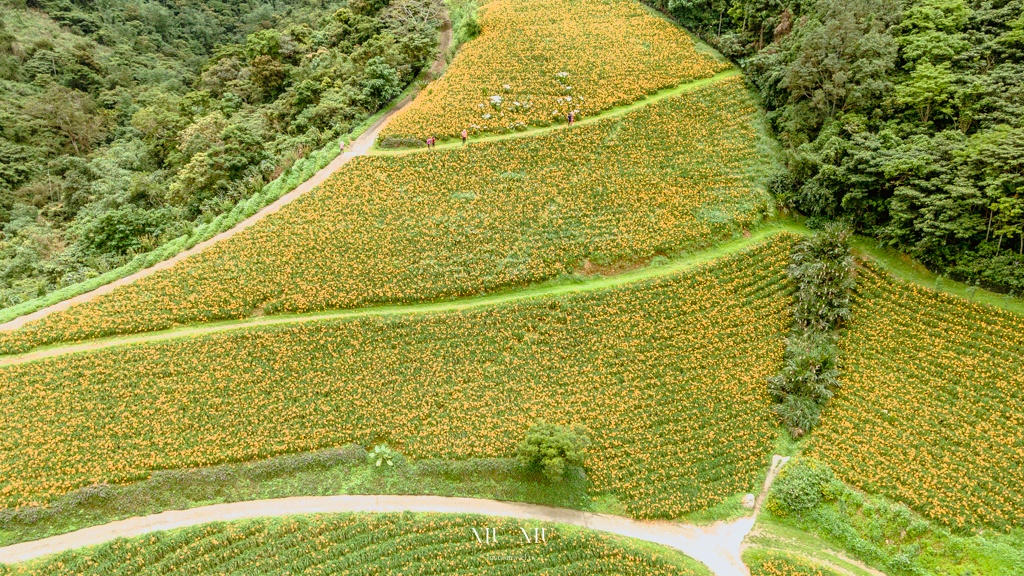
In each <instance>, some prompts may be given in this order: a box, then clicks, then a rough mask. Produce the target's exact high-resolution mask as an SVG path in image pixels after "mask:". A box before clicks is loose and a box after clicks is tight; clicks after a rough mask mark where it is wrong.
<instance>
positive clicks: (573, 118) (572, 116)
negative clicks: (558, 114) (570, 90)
mask: <svg viewBox="0 0 1024 576" xmlns="http://www.w3.org/2000/svg"><path fill="white" fill-rule="evenodd" d="M568 120H569V126H572V123H573V122H575V121H576V113H575V112H569V117H568Z"/></svg>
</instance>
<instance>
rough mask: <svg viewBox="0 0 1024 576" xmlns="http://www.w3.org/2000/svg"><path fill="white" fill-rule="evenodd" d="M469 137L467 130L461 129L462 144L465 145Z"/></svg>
mask: <svg viewBox="0 0 1024 576" xmlns="http://www.w3.org/2000/svg"><path fill="white" fill-rule="evenodd" d="M467 139H469V132H467V131H466V129H465V128H463V129H462V145H463V146H465V145H466V140H467Z"/></svg>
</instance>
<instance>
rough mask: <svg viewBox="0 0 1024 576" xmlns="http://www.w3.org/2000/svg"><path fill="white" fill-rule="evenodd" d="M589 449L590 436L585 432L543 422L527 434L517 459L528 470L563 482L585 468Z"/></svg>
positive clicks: (576, 428) (554, 480)
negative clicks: (575, 469) (573, 471)
mask: <svg viewBox="0 0 1024 576" xmlns="http://www.w3.org/2000/svg"><path fill="white" fill-rule="evenodd" d="M589 445H590V437H589V432H588V431H587V430H586V429H585V428H582V427H579V426H575V427H573V428H571V429H568V428H565V427H563V426H558V425H555V424H548V423H547V422H544V421H541V422H538V423H536V424H534V425H533V426H532V427H531V428H530V431H529V432H527V433H526V438H525V439H524V440H523V442H522V443H521V444H520V445H519V448H518V450H517V454H516V455H517V456H518V457H519V460H520V461H521V462H522V463H523V464H524V465H525V466H527V467H528V468H530V469H532V470H535V471H538V472H541V473H542V474H544V476H545V477H547V478H548V479H549V480H551V481H553V482H559V481H561V480H562V479H563V478H564V477H565V474H566V472H567V471H568V470H570V469H572V468H582V467H583V462H584V460H585V458H586V449H587V447H588V446H589Z"/></svg>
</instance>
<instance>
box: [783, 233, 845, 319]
mask: <svg viewBox="0 0 1024 576" xmlns="http://www.w3.org/2000/svg"><path fill="white" fill-rule="evenodd" d="M852 270H853V255H852V254H851V252H850V229H849V228H848V227H847V226H845V225H843V224H840V223H831V224H827V225H825V226H824V227H823V228H822V229H821V231H819V232H818V233H817V234H814V235H813V236H810V237H808V238H807V239H805V240H803V241H802V242H799V243H798V244H797V245H796V246H795V247H794V248H793V255H792V260H791V263H790V265H789V269H788V270H787V273H788V274H789V277H790V278H791V279H792V280H793V281H794V282H795V283H796V286H797V289H796V300H795V303H794V307H793V317H794V318H793V319H794V322H795V324H796V326H797V327H799V328H809V329H814V330H818V331H822V332H824V331H828V330H835V329H837V328H839V327H841V326H842V324H843V322H845V321H846V320H848V319H849V318H850V290H852V289H853V283H854V281H853V274H852Z"/></svg>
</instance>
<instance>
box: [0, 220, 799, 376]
mask: <svg viewBox="0 0 1024 576" xmlns="http://www.w3.org/2000/svg"><path fill="white" fill-rule="evenodd" d="M784 232H790V233H796V234H803V233H802V232H801V231H800V228H799V227H796V226H792V225H789V224H787V223H785V222H777V223H771V224H767V225H765V226H763V227H761V228H759V229H757V230H755V231H753V232H752V233H750V235H749V236H746V237H742V238H738V239H733V240H728V241H725V242H722V243H720V244H718V245H716V246H714V247H713V248H709V249H707V250H703V251H700V252H695V253H692V254H689V255H686V256H683V257H681V258H678V259H676V260H673V261H670V262H669V263H668V264H664V265H660V266H647V267H644V268H640V269H638V270H633V271H630V272H625V273H623V274H617V275H615V276H607V277H601V276H598V277H596V278H593V279H589V280H583V281H580V282H573V283H559V284H552V283H550V282H549V283H546V284H545V283H542V284H540V285H534V286H527V287H525V288H520V289H514V290H509V291H502V292H497V293H492V294H485V295H482V296H468V297H463V298H455V299H450V300H440V301H432V302H416V303H411V304H390V305H377V306H368V307H363V308H348V309H334V310H326V311H320V312H310V313H304V314H280V315H274V316H260V317H256V318H245V319H241V320H224V321H218V322H204V323H200V324H189V325H185V326H180V327H177V328H171V329H168V330H159V331H153V332H141V333H136V334H128V335H119V336H110V337H105V338H96V339H92V340H84V341H78V342H74V343H62V344H52V345H47V346H41V347H39V348H36V349H34V350H31V351H29V352H23V353H20V354H11V355H7V356H0V367H2V366H12V365H16V364H24V363H27V362H35V361H39V360H44V359H47V358H53V357H56V356H64V355H69V354H81V353H87V352H93V351H97V350H103V349H106V348H114V347H121V346H132V345H141V344H149V343H155V342H162V341H167V340H177V339H182V338H191V337H199V336H207V335H210V334H218V333H222V332H233V331H240V330H245V329H252V328H262V327H267V326H279V325H296V324H304V323H310V322H323V321H330V320H344V319H354V318H368V317H386V316H413V315H423V314H441V313H450V312H459V311H463V310H471V309H476V308H487V307H492V306H501V305H504V304H512V303H517V302H523V301H527V300H533V299H537V298H546V297H554V296H561V295H568V294H579V293H584V292H593V291H599V290H606V289H609V288H615V287H618V286H624V285H628V284H633V283H637V282H643V281H645V280H651V279H656V278H662V277H665V276H671V275H672V274H676V273H679V272H685V271H688V270H691V269H693V268H695V267H697V266H700V265H701V264H706V263H709V262H711V261H713V260H716V259H718V258H721V257H723V256H728V255H730V254H734V253H736V252H739V251H742V250H744V249H747V248H751V247H753V246H756V245H758V244H760V243H762V242H764V241H767V240H768V239H769V238H771V237H772V236H775V235H776V234H781V233H784Z"/></svg>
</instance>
